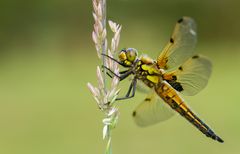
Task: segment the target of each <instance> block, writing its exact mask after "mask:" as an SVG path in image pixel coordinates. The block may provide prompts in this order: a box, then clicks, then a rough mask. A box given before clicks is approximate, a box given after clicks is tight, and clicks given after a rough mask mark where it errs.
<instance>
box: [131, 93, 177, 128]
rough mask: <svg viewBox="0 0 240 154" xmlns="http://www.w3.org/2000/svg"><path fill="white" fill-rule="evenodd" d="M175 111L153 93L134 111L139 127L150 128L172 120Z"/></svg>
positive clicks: (134, 117)
mask: <svg viewBox="0 0 240 154" xmlns="http://www.w3.org/2000/svg"><path fill="white" fill-rule="evenodd" d="M174 114H175V113H174V111H173V110H172V109H171V108H170V107H169V106H167V104H166V103H165V102H163V101H162V100H161V99H160V98H159V96H158V95H157V94H156V93H155V91H152V92H151V93H149V94H148V95H147V97H146V98H145V99H144V101H143V102H141V103H140V104H139V105H138V106H137V108H136V109H135V110H134V111H133V119H134V121H135V122H136V124H137V125H138V126H142V127H144V126H149V125H152V124H155V123H158V122H161V121H164V120H167V119H169V118H171V117H172V116H173V115H174Z"/></svg>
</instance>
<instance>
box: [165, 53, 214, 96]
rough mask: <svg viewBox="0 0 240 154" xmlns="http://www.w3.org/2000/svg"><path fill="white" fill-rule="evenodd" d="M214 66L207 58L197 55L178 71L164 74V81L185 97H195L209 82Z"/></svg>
mask: <svg viewBox="0 0 240 154" xmlns="http://www.w3.org/2000/svg"><path fill="white" fill-rule="evenodd" d="M211 70H212V64H211V62H210V60H208V59H207V58H206V57H203V56H200V55H195V56H193V57H191V58H189V59H188V60H187V61H186V62H185V63H184V64H183V65H181V66H180V67H179V68H178V69H177V70H175V71H172V72H169V73H166V74H164V77H163V78H164V79H165V80H167V81H168V83H169V84H170V85H171V86H172V87H173V88H175V89H176V90H177V91H179V92H181V93H182V94H184V95H195V94H197V93H198V92H200V91H201V90H202V89H203V88H204V87H205V86H206V85H207V82H208V79H209V77H210V75H211Z"/></svg>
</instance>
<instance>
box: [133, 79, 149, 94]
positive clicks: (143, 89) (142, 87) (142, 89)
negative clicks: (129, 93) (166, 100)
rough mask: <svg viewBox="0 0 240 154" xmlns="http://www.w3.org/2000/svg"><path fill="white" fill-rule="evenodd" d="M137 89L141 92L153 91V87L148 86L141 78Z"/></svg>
mask: <svg viewBox="0 0 240 154" xmlns="http://www.w3.org/2000/svg"><path fill="white" fill-rule="evenodd" d="M136 89H137V91H138V92H141V93H149V92H151V91H152V89H151V88H149V87H148V86H146V85H145V83H143V82H142V81H141V80H139V81H138V83H137V87H136Z"/></svg>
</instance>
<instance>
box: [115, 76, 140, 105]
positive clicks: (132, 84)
mask: <svg viewBox="0 0 240 154" xmlns="http://www.w3.org/2000/svg"><path fill="white" fill-rule="evenodd" d="M136 86H137V79H136V78H134V79H133V81H132V83H131V85H130V86H129V89H128V92H127V94H126V96H125V97H121V98H117V99H116V100H124V99H129V98H132V97H134V96H135V92H136ZM131 91H132V95H131V96H129V95H130V93H131Z"/></svg>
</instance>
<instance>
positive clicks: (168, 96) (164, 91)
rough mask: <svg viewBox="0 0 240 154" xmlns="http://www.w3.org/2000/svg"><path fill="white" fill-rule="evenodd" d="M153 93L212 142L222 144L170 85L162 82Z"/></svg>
mask: <svg viewBox="0 0 240 154" xmlns="http://www.w3.org/2000/svg"><path fill="white" fill-rule="evenodd" d="M155 91H156V92H157V94H158V95H159V96H160V97H161V98H162V99H163V100H164V101H165V102H166V103H167V104H168V105H169V106H170V107H171V108H172V109H174V110H175V111H176V112H178V113H179V114H180V115H181V116H183V117H184V118H185V119H187V120H188V121H189V122H190V123H192V124H193V125H194V126H195V127H196V128H198V129H199V130H200V131H201V132H202V133H203V134H205V135H206V136H207V137H211V138H212V139H214V140H217V141H219V142H223V140H222V139H221V138H220V137H218V136H217V135H216V134H215V133H214V132H213V131H212V130H211V129H210V128H209V127H208V126H207V125H206V124H205V123H204V122H203V121H202V120H200V119H199V118H198V116H197V115H196V114H194V113H193V112H192V111H191V109H190V108H189V107H188V106H187V105H186V104H185V103H184V100H183V99H182V98H181V97H180V96H179V95H178V93H177V92H176V90H175V89H174V88H172V87H171V85H169V84H168V83H167V82H162V83H161V84H159V86H156V88H155Z"/></svg>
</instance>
